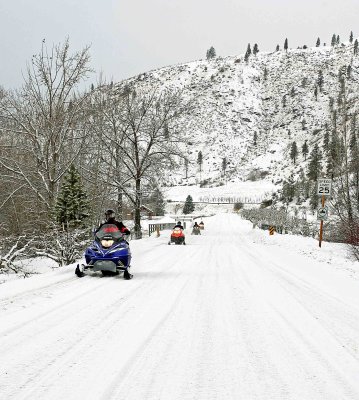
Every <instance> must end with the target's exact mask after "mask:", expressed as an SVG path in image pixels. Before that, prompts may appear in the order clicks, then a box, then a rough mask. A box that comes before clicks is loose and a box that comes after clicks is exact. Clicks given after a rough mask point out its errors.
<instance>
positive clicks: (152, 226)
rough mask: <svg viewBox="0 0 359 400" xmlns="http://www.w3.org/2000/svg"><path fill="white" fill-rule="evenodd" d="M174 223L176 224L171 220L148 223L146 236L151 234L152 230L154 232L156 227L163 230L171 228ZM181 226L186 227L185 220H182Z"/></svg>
mask: <svg viewBox="0 0 359 400" xmlns="http://www.w3.org/2000/svg"><path fill="white" fill-rule="evenodd" d="M175 225H176V224H175V223H173V222H168V223H165V224H149V225H148V236H151V234H152V233H153V232H155V231H156V230H157V228H158V229H159V230H160V231H163V230H165V229H173V227H174V226H175ZM183 227H184V228H185V229H186V222H183Z"/></svg>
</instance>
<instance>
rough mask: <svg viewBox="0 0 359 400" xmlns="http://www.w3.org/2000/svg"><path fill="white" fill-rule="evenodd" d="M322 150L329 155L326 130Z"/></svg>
mask: <svg viewBox="0 0 359 400" xmlns="http://www.w3.org/2000/svg"><path fill="white" fill-rule="evenodd" d="M323 149H324V151H325V152H326V154H329V150H330V136H329V131H328V129H326V131H325V132H324V138H323Z"/></svg>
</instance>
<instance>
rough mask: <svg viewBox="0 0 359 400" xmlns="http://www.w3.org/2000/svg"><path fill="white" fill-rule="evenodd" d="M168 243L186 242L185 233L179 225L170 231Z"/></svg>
mask: <svg viewBox="0 0 359 400" xmlns="http://www.w3.org/2000/svg"><path fill="white" fill-rule="evenodd" d="M168 244H186V242H185V235H184V233H183V230H182V229H181V228H179V227H175V228H173V231H172V233H171V238H170V241H169V242H168Z"/></svg>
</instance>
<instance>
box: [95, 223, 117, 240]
mask: <svg viewBox="0 0 359 400" xmlns="http://www.w3.org/2000/svg"><path fill="white" fill-rule="evenodd" d="M122 238H123V233H122V232H121V231H120V230H119V229H118V227H117V226H116V225H114V224H105V225H103V226H101V229H100V230H99V231H98V232H96V239H98V240H120V239H122Z"/></svg>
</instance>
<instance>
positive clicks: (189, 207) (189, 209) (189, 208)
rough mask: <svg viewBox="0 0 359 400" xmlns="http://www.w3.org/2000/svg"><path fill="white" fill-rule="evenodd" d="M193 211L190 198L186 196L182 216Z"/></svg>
mask: <svg viewBox="0 0 359 400" xmlns="http://www.w3.org/2000/svg"><path fill="white" fill-rule="evenodd" d="M193 211H194V204H193V199H192V196H190V195H188V196H187V198H186V201H185V203H184V206H183V214H185V215H186V214H190V213H191V212H193Z"/></svg>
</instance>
